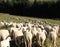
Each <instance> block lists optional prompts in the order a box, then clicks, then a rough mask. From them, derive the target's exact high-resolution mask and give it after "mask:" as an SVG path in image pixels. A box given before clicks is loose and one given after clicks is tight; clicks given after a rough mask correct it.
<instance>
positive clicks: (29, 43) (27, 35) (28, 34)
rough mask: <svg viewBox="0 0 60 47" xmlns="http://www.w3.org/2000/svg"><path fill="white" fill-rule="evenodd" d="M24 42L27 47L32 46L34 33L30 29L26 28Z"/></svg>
mask: <svg viewBox="0 0 60 47" xmlns="http://www.w3.org/2000/svg"><path fill="white" fill-rule="evenodd" d="M24 42H25V47H32V33H31V31H29V30H26V32H25V33H24Z"/></svg>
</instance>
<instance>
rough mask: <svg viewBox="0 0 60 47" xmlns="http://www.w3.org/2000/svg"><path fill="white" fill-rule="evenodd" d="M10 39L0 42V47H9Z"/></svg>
mask: <svg viewBox="0 0 60 47" xmlns="http://www.w3.org/2000/svg"><path fill="white" fill-rule="evenodd" d="M9 41H11V38H10V37H8V38H7V39H5V40H3V41H1V42H0V47H10V42H9Z"/></svg>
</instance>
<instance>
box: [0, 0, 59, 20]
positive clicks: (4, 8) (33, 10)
mask: <svg viewBox="0 0 60 47" xmlns="http://www.w3.org/2000/svg"><path fill="white" fill-rule="evenodd" d="M0 13H9V14H13V15H22V16H29V17H31V16H32V17H41V18H58V19H59V15H60V2H57V3H54V2H53V3H50V2H43V4H40V3H37V2H35V1H34V4H33V5H31V6H30V7H28V6H27V5H26V4H23V3H12V4H10V3H5V2H2V3H0Z"/></svg>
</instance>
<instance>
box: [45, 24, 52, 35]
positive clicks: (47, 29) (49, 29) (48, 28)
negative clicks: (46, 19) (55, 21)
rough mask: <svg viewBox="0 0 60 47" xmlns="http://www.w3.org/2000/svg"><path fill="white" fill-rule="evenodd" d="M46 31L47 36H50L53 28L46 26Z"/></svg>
mask: <svg viewBox="0 0 60 47" xmlns="http://www.w3.org/2000/svg"><path fill="white" fill-rule="evenodd" d="M44 29H45V30H46V32H47V35H49V32H50V31H51V29H52V26H51V25H46V26H44Z"/></svg>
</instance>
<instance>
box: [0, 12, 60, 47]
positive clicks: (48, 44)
mask: <svg viewBox="0 0 60 47" xmlns="http://www.w3.org/2000/svg"><path fill="white" fill-rule="evenodd" d="M0 20H5V21H8V22H11V21H13V22H17V23H19V22H22V21H23V22H24V21H25V20H26V21H28V20H31V21H35V20H45V21H47V22H49V23H52V24H59V25H60V20H54V19H43V18H33V17H25V16H15V15H10V14H4V13H0ZM46 47H53V45H51V41H50V40H49V39H48V38H47V40H46ZM57 47H60V32H59V35H58V38H57Z"/></svg>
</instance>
